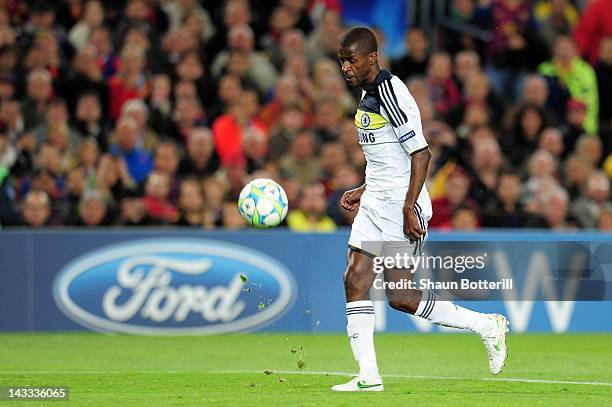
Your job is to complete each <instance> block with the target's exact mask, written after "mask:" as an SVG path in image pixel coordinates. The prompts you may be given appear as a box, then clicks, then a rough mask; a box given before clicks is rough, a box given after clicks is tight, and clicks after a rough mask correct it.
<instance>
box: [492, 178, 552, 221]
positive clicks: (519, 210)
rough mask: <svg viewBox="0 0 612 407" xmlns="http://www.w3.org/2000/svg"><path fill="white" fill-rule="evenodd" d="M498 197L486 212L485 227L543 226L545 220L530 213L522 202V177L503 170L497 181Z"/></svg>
mask: <svg viewBox="0 0 612 407" xmlns="http://www.w3.org/2000/svg"><path fill="white" fill-rule="evenodd" d="M496 192H497V197H496V199H495V201H494V202H492V203H491V204H489V206H488V207H487V208H486V210H485V213H484V222H483V223H484V226H485V227H502V228H520V227H538V226H543V225H542V223H543V220H542V219H541V218H539V217H537V216H533V215H529V214H528V213H527V212H526V211H525V210H524V209H523V205H522V203H521V202H520V198H521V193H522V186H521V178H520V176H519V175H518V174H516V173H512V172H503V173H501V174H500V176H499V181H498V183H497V189H496Z"/></svg>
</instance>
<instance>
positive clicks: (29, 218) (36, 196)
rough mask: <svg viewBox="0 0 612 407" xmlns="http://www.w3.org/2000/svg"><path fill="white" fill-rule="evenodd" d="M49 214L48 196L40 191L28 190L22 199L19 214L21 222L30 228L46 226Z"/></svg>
mask: <svg viewBox="0 0 612 407" xmlns="http://www.w3.org/2000/svg"><path fill="white" fill-rule="evenodd" d="M50 215H51V203H50V201H49V197H48V196H47V194H45V193H44V192H42V191H30V192H28V194H27V195H26V196H25V198H24V199H23V205H22V207H21V216H22V218H23V224H24V225H25V226H29V227H31V228H41V227H44V226H47V222H48V221H49V216H50Z"/></svg>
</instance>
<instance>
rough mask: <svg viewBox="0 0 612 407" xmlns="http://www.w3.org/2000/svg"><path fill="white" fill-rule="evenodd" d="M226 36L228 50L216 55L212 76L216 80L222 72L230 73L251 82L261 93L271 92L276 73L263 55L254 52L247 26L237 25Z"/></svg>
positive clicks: (252, 39) (251, 34) (249, 29)
mask: <svg viewBox="0 0 612 407" xmlns="http://www.w3.org/2000/svg"><path fill="white" fill-rule="evenodd" d="M227 35H228V46H229V50H224V51H221V52H220V53H219V54H217V57H216V58H215V59H214V61H213V63H212V66H211V73H212V74H213V76H215V77H217V78H218V77H220V76H221V74H222V72H224V71H225V72H232V73H236V74H239V75H240V76H242V77H243V78H245V79H248V80H249V81H252V82H253V83H254V84H255V85H256V86H257V89H258V90H259V92H261V93H267V92H269V91H270V90H272V89H273V88H274V84H275V83H276V79H277V72H276V70H275V69H274V67H273V66H272V64H271V63H270V62H269V60H268V58H267V57H266V56H265V55H264V54H262V53H261V52H259V51H255V50H254V46H255V38H254V34H253V30H252V29H251V28H250V27H249V26H248V25H238V26H235V27H233V28H231V29H230V30H229V31H228V34H227Z"/></svg>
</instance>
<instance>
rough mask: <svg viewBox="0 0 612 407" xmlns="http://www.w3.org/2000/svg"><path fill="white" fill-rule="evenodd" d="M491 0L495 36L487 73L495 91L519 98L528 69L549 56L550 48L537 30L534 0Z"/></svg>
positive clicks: (489, 50) (488, 54)
mask: <svg viewBox="0 0 612 407" xmlns="http://www.w3.org/2000/svg"><path fill="white" fill-rule="evenodd" d="M490 3H491V6H490V7H489V9H488V11H489V13H490V18H491V21H490V27H491V30H492V39H491V41H490V42H489V46H488V50H487V62H488V64H487V76H489V80H490V81H491V86H492V88H493V89H494V90H495V92H497V93H498V94H499V95H504V96H506V97H507V98H508V99H509V100H515V99H516V96H517V95H518V89H519V88H520V84H521V82H522V79H523V77H524V75H525V73H526V72H527V71H532V70H533V69H534V68H535V67H537V66H538V64H539V63H540V62H542V60H544V59H545V58H546V55H547V52H546V51H547V50H546V48H545V46H544V44H543V42H542V40H541V38H540V36H539V34H538V32H537V31H536V22H535V19H534V18H533V15H532V13H531V1H527V0H493V1H492V2H490Z"/></svg>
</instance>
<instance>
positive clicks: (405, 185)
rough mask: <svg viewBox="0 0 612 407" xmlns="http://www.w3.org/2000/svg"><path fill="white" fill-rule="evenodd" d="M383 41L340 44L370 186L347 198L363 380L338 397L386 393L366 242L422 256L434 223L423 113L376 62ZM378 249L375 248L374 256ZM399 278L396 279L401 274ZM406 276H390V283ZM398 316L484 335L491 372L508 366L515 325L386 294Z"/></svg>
mask: <svg viewBox="0 0 612 407" xmlns="http://www.w3.org/2000/svg"><path fill="white" fill-rule="evenodd" d="M377 48H378V45H377V43H376V37H375V36H374V34H373V33H372V31H370V30H369V29H367V28H361V27H360V28H354V29H352V30H350V31H348V32H347V33H346V34H345V35H344V36H343V37H342V39H341V40H340V46H339V51H338V58H339V61H340V64H341V68H342V73H343V75H344V77H345V78H346V80H347V81H348V82H349V84H350V85H351V86H360V87H361V89H362V95H361V101H360V102H359V107H358V109H357V113H356V115H355V125H356V126H357V128H358V132H359V143H360V144H361V146H362V148H363V152H364V154H365V157H366V161H367V166H366V174H365V176H366V177H365V178H366V179H365V184H363V185H362V186H360V187H358V188H356V189H353V190H350V191H347V192H345V193H344V195H343V196H342V198H341V200H340V204H341V206H342V207H343V208H345V209H347V210H349V211H354V210H356V209H358V212H357V216H356V217H355V220H354V222H353V226H352V229H351V235H350V238H349V242H348V246H349V250H348V266H347V270H346V273H345V276H344V289H345V294H346V316H347V320H348V324H347V331H348V337H349V341H350V344H351V348H352V350H353V355H354V356H355V359H356V360H357V362H358V363H359V376H357V377H356V378H354V379H353V380H351V381H349V382H348V383H345V384H340V385H336V386H334V387H333V388H332V390H334V391H382V390H383V389H384V388H383V383H382V379H381V377H380V375H379V373H378V365H377V362H376V353H375V351H374V306H373V303H372V301H371V300H370V294H369V292H370V288H371V287H372V284H373V282H374V278H375V273H374V271H373V268H372V266H373V260H372V258H373V257H375V256H377V255H379V253H372V252H371V251H368V249H370V248H368V247H366V246H367V244H365V243H366V242H391V241H393V242H397V241H403V242H405V244H408V245H411V246H410V247H414V248H415V253H416V252H420V249H421V246H422V243H423V241H424V240H425V238H426V236H427V222H428V221H429V219H431V215H432V209H431V201H430V199H429V194H428V192H427V189H426V188H425V187H424V185H423V184H424V182H425V176H426V174H427V166H428V165H429V160H430V159H431V152H430V151H429V147H428V145H427V142H426V141H425V138H424V136H423V130H422V128H421V117H420V113H419V109H418V107H417V105H416V103H415V101H414V98H413V97H412V95H411V94H410V93H409V92H408V88H406V85H404V83H403V82H402V81H401V80H400V79H399V78H397V77H396V76H393V75H392V74H391V73H390V72H389V71H387V70H385V69H381V68H380V66H379V64H378V59H377ZM370 250H372V249H370ZM393 273H396V274H395V275H394V274H393ZM397 273H404V277H405V276H406V275H407V274H408V275H409V274H410V273H407V274H406V271H405V270H393V269H392V270H385V271H384V276H385V280H387V279H395V278H397ZM387 297H388V300H389V304H390V305H391V307H393V308H394V309H396V310H399V311H403V312H407V313H409V314H413V315H416V316H419V317H421V318H426V319H428V320H430V321H431V322H433V323H435V324H439V325H444V326H450V327H454V328H463V329H468V330H470V331H472V332H475V333H477V334H479V335H480V336H481V338H482V340H483V342H484V344H485V347H486V350H487V352H488V355H489V369H490V371H491V373H493V374H497V373H499V372H500V371H501V370H502V368H503V366H504V362H505V359H506V338H505V337H506V332H507V330H508V328H507V326H508V322H507V320H506V318H505V317H504V316H502V315H499V314H483V313H479V312H474V311H471V310H468V309H466V308H463V307H460V306H458V305H455V304H453V303H452V302H450V301H437V300H436V294H435V293H433V292H429V291H425V292H422V291H420V290H402V291H397V290H394V291H390V290H387Z"/></svg>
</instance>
